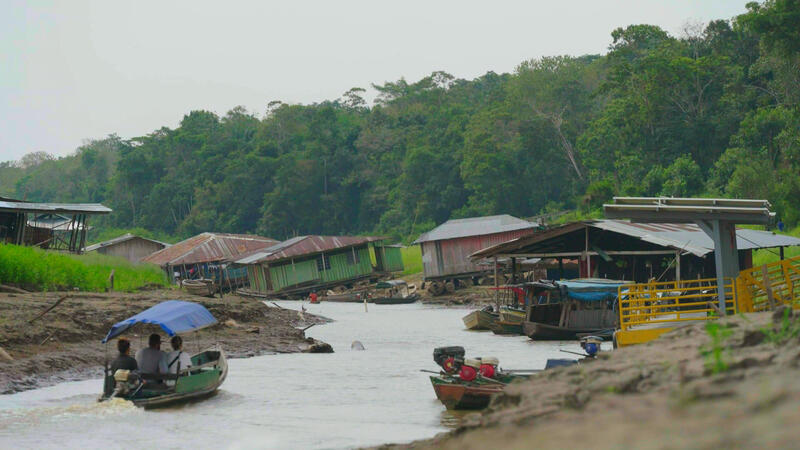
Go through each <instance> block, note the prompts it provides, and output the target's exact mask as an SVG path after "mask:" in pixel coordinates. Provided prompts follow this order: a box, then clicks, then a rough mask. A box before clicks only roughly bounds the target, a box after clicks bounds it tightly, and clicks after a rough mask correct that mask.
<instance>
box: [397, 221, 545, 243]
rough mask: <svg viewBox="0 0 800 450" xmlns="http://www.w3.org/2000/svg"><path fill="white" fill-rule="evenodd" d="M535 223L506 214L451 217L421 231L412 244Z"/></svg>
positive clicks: (514, 228) (515, 227) (506, 229)
mask: <svg viewBox="0 0 800 450" xmlns="http://www.w3.org/2000/svg"><path fill="white" fill-rule="evenodd" d="M535 226H536V225H535V224H533V223H530V222H528V221H527V220H522V219H519V218H517V217H514V216H510V215H508V214H501V215H499V216H486V217H469V218H466V219H451V220H448V221H447V222H445V223H443V224H441V225H439V226H438V227H436V228H434V229H433V230H431V231H428V232H427V233H422V234H421V235H420V236H419V237H418V238H417V240H416V241H414V242H412V244H421V243H423V242H428V241H440V240H443V239H455V238H462V237H467V236H480V235H484V234H495V233H505V232H507V231H516V230H524V229H526V228H533V227H535Z"/></svg>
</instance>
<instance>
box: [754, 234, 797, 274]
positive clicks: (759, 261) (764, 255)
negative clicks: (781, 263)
mask: <svg viewBox="0 0 800 450" xmlns="http://www.w3.org/2000/svg"><path fill="white" fill-rule="evenodd" d="M780 234H788V235H789V236H794V237H796V238H800V226H797V227H795V228H793V229H791V230H789V231H788V232H787V233H780ZM795 256H800V247H786V248H785V249H783V257H784V258H793V257H795ZM780 259H781V258H780V251H779V249H777V248H767V249H763V250H756V251H754V252H753V267H758V266H763V265H764V264H768V263H771V262H775V261H778V260H780Z"/></svg>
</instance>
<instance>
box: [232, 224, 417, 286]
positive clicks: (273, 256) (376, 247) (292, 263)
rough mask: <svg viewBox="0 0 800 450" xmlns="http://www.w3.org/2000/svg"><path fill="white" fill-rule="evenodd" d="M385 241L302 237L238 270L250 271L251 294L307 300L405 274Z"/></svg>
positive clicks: (245, 261) (256, 255) (249, 259)
mask: <svg viewBox="0 0 800 450" xmlns="http://www.w3.org/2000/svg"><path fill="white" fill-rule="evenodd" d="M382 240H383V238H379V237H354V236H298V237H295V238H292V239H288V240H286V241H284V242H281V243H279V244H276V245H274V246H272V247H269V248H265V249H263V250H259V251H255V252H252V253H251V254H249V255H245V256H244V257H242V258H240V259H238V260H236V261H235V264H236V265H239V266H244V267H246V268H247V273H248V278H249V279H250V291H251V292H252V293H255V294H261V295H269V294H276V293H281V294H295V295H305V294H306V293H308V292H311V291H316V290H321V289H328V288H331V287H334V286H348V285H352V283H354V282H357V281H360V280H367V279H370V278H373V277H378V276H380V275H382V274H385V273H387V272H396V271H401V270H403V262H402V258H401V255H400V248H399V247H397V246H387V245H382V244H381V243H380V242H381V241H382ZM373 261H374V265H373Z"/></svg>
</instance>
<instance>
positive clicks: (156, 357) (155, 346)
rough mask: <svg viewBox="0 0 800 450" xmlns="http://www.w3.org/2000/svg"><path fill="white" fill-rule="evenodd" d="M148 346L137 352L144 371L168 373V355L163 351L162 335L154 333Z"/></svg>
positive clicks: (137, 358) (137, 357)
mask: <svg viewBox="0 0 800 450" xmlns="http://www.w3.org/2000/svg"><path fill="white" fill-rule="evenodd" d="M147 345H148V346H147V347H145V348H143V349H141V350H139V351H138V352H136V362H137V363H138V364H139V371H141V372H142V373H149V374H158V373H167V361H166V359H167V358H166V355H165V354H164V352H162V351H161V336H159V335H158V333H153V334H151V335H150V338H149V339H148V341H147Z"/></svg>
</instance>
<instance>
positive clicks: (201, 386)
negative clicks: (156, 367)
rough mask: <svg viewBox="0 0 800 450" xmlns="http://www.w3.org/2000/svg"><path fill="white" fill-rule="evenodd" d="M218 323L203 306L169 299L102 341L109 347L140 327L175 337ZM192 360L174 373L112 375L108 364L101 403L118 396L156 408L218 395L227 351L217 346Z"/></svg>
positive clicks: (119, 372) (113, 330)
mask: <svg viewBox="0 0 800 450" xmlns="http://www.w3.org/2000/svg"><path fill="white" fill-rule="evenodd" d="M216 323H217V319H215V318H214V316H213V315H212V314H211V313H210V312H209V311H208V310H207V309H206V308H205V307H203V305H200V304H197V303H192V302H186V301H180V300H168V301H165V302H162V303H159V304H157V305H155V306H153V307H151V308H148V309H146V310H144V311H142V312H140V313H139V314H136V315H135V316H132V317H129V318H127V319H125V320H123V321H120V322H117V323H115V324H114V325H113V326H112V327H111V329H110V330H109V331H108V334H107V335H106V337H105V338H104V339H103V341H102V342H103V343H104V344H106V343H108V342H109V341H111V340H112V339H114V338H116V337H118V336H120V335H122V334H123V333H125V332H126V331H128V330H130V329H131V328H133V327H135V326H137V325H139V324H146V325H155V326H158V327H160V328H161V330H163V331H164V333H166V334H167V336H170V337H172V336H176V335H181V334H186V333H191V332H195V331H197V330H200V329H203V328H206V327H209V326H212V325H215V324H216ZM190 360H191V365H188V367H180V363H178V366H177V367H176V370H175V371H174V373H143V372H140V371H138V370H136V371H129V370H123V369H119V370H116V371H115V372H114V373H111V371H110V369H109V367H108V361H106V364H105V370H104V375H105V377H104V389H103V395H102V396H101V397H100V401H103V400H108V399H110V398H115V397H116V398H123V399H125V400H130V401H132V402H133V403H134V404H135V405H137V406H142V407H154V406H162V405H167V404H172V403H177V402H182V401H187V400H192V399H196V398H200V397H205V396H208V395H211V394H214V393H215V392H216V391H217V389H218V388H219V386H220V385H221V384H222V382H223V381H225V377H226V376H227V374H228V363H227V359H226V357H225V352H224V351H223V350H222V349H221V348H219V346H217V347H215V348H212V349H208V350H205V351H202V352H200V353H197V354H195V355H192V356H191V357H190Z"/></svg>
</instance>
